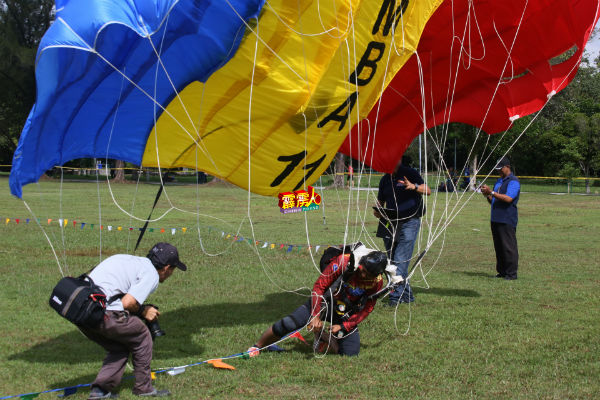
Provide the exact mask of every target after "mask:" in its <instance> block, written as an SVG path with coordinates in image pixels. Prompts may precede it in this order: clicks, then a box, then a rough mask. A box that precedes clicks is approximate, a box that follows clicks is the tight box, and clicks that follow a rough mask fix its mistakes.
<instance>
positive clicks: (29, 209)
mask: <svg viewBox="0 0 600 400" xmlns="http://www.w3.org/2000/svg"><path fill="white" fill-rule="evenodd" d="M23 204H24V205H25V208H26V209H27V211H29V213H30V214H31V218H32V219H33V220H34V221H35V223H36V224H37V226H38V227H39V228H40V229H41V231H42V233H43V234H44V237H45V238H46V241H47V242H48V244H49V245H50V249H52V254H53V255H54V259H55V260H56V265H57V266H58V270H59V271H60V275H61V276H63V277H64V276H65V273H64V271H63V269H62V267H61V265H60V261H59V260H58V255H57V254H56V250H55V249H54V246H53V245H52V241H51V240H50V238H49V237H48V234H47V233H46V230H45V229H44V227H43V226H42V224H40V221H39V219H38V218H37V217H36V215H35V213H34V212H33V210H32V209H31V208H30V207H29V204H27V202H26V201H25V200H23ZM67 272H68V271H67Z"/></svg>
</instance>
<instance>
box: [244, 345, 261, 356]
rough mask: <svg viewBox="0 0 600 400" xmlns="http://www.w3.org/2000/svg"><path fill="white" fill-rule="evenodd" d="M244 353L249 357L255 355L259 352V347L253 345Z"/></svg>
mask: <svg viewBox="0 0 600 400" xmlns="http://www.w3.org/2000/svg"><path fill="white" fill-rule="evenodd" d="M246 353H248V356H249V357H256V356H258V355H259V354H260V347H258V346H256V345H254V346H252V347H250V348H249V349H248V350H246Z"/></svg>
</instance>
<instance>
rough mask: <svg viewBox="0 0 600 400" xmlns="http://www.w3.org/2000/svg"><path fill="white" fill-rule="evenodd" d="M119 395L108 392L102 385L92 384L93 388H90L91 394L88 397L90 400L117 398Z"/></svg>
mask: <svg viewBox="0 0 600 400" xmlns="http://www.w3.org/2000/svg"><path fill="white" fill-rule="evenodd" d="M118 396H119V395H118V394H116V393H115V394H112V393H111V392H107V391H105V390H103V389H102V388H101V387H98V386H92V390H90V396H89V397H88V400H98V399H116V398H117V397H118Z"/></svg>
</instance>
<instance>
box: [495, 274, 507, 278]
mask: <svg viewBox="0 0 600 400" xmlns="http://www.w3.org/2000/svg"><path fill="white" fill-rule="evenodd" d="M504 276H505V275H502V274H496V276H494V278H504Z"/></svg>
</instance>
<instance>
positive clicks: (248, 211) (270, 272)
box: [228, 2, 307, 294]
mask: <svg viewBox="0 0 600 400" xmlns="http://www.w3.org/2000/svg"><path fill="white" fill-rule="evenodd" d="M228 3H229V2H228ZM232 8H233V7H232ZM236 13H237V12H236ZM238 15H239V14H238ZM244 23H245V22H244ZM246 25H247V24H246ZM247 26H248V25H247ZM259 30H260V21H258V20H257V23H256V30H253V33H254V36H255V38H256V41H255V43H254V59H253V63H252V75H251V78H250V79H251V80H250V96H249V100H248V189H247V193H248V194H247V200H246V201H247V208H246V218H247V219H248V224H249V227H250V231H251V232H252V244H251V245H250V246H251V248H252V250H253V251H254V253H255V254H256V256H257V258H258V260H259V262H260V265H261V267H262V269H263V272H264V274H265V276H266V277H267V279H268V280H269V281H270V282H271V284H272V285H273V286H275V287H276V288H277V289H279V290H281V291H283V292H287V293H296V294H299V293H298V292H299V291H301V290H304V289H307V288H306V287H299V288H296V289H292V290H290V289H287V288H284V287H282V286H281V285H279V284H278V283H277V282H275V280H274V279H273V277H272V275H275V271H273V270H272V269H271V268H270V267H269V266H268V265H267V264H266V263H265V261H264V260H263V258H262V257H261V254H260V252H259V251H258V247H257V244H256V232H255V229H254V223H253V220H252V215H251V207H250V205H251V195H252V193H251V191H250V189H251V183H252V180H251V168H252V147H251V146H252V142H251V136H252V102H253V100H254V97H253V95H254V90H253V89H254V77H255V73H256V59H257V55H258V44H259V42H261V43H263V44H264V42H263V41H262V39H260V35H259ZM277 57H279V56H278V55H277ZM242 224H243V221H241V222H240V226H239V227H238V234H239V231H240V229H241V226H242ZM232 245H233V244H232Z"/></svg>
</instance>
